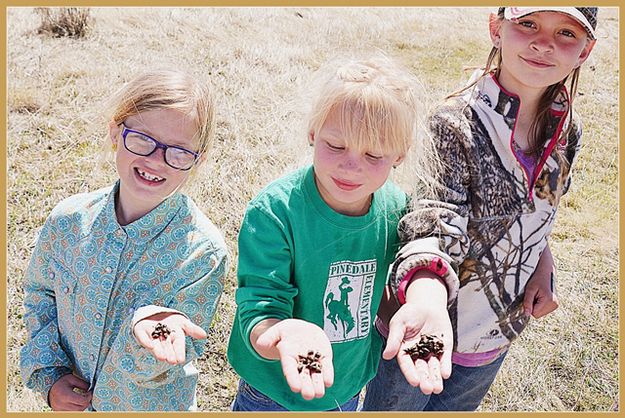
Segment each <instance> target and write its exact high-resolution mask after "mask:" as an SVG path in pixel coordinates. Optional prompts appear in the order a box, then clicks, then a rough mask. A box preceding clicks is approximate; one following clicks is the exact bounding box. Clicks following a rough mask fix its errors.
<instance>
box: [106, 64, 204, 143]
mask: <svg viewBox="0 0 625 418" xmlns="http://www.w3.org/2000/svg"><path fill="white" fill-rule="evenodd" d="M111 107H112V109H113V110H112V114H111V115H110V117H109V118H108V119H109V120H112V121H114V122H115V123H116V124H118V125H119V124H120V123H122V122H123V121H124V120H126V119H127V118H128V117H129V116H133V115H137V114H139V113H141V112H147V111H150V110H160V109H174V110H176V111H179V112H181V113H182V114H184V115H186V116H187V117H189V118H190V119H191V121H193V123H194V124H195V126H196V128H197V131H196V134H195V135H194V138H193V141H194V143H195V144H197V150H195V151H196V152H197V153H198V154H204V153H205V152H206V151H208V149H209V148H210V147H211V145H212V143H213V139H214V136H215V105H214V99H213V94H212V92H211V90H210V88H209V86H208V85H206V84H204V83H200V82H199V81H198V80H196V79H195V78H194V77H192V76H190V75H189V74H187V73H185V72H183V71H180V70H173V69H156V70H149V71H146V72H144V73H141V74H139V75H137V76H136V77H134V78H133V79H132V80H130V81H129V82H128V83H127V84H125V85H124V86H123V87H122V88H121V89H119V90H118V91H117V92H116V93H115V94H114V95H113V98H112V104H111Z"/></svg>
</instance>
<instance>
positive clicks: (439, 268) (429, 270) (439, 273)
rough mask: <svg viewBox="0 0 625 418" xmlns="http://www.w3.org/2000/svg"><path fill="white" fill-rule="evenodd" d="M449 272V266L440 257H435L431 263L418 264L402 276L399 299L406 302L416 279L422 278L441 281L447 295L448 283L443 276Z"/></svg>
mask: <svg viewBox="0 0 625 418" xmlns="http://www.w3.org/2000/svg"><path fill="white" fill-rule="evenodd" d="M446 273H447V266H446V264H445V263H443V261H442V260H441V259H440V258H439V257H435V258H434V259H433V260H432V261H431V262H430V263H429V264H426V265H424V266H417V267H415V268H413V269H412V270H410V271H408V273H406V274H405V275H404V277H403V278H402V280H401V282H400V283H399V286H398V288H397V299H398V300H399V303H401V304H402V305H403V304H404V303H406V298H407V295H408V289H409V288H410V287H412V286H413V283H414V282H415V281H418V280H420V279H429V280H435V281H438V282H440V284H442V285H443V287H444V289H445V297H447V284H446V283H445V280H444V279H443V276H444V275H445V274H446Z"/></svg>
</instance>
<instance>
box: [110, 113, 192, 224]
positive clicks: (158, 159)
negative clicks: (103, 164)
mask: <svg viewBox="0 0 625 418" xmlns="http://www.w3.org/2000/svg"><path fill="white" fill-rule="evenodd" d="M124 124H125V125H126V127H127V128H129V129H132V130H135V131H140V132H143V133H145V134H147V135H149V136H151V137H153V138H155V139H157V140H158V141H160V142H162V143H164V144H166V145H176V146H179V147H183V148H186V149H189V150H192V151H197V145H196V144H195V143H194V141H193V138H194V135H195V133H196V131H197V127H196V126H195V124H194V123H193V122H192V120H191V119H190V118H189V117H187V116H185V115H183V114H182V113H180V112H178V111H176V110H173V109H161V110H150V111H145V112H141V113H139V114H136V115H132V116H129V117H128V118H126V120H125V121H124ZM109 135H110V138H111V141H112V142H113V144H115V145H116V146H117V152H116V156H115V165H116V167H117V173H118V174H119V178H120V187H119V197H118V200H117V202H116V211H117V217H118V220H119V222H120V223H121V224H122V225H125V224H128V223H130V222H133V221H134V220H136V219H138V218H140V217H141V216H143V215H145V214H147V213H148V212H150V211H151V210H152V209H154V208H155V207H157V206H158V205H159V204H160V203H161V202H163V201H164V200H165V199H166V198H167V197H169V196H171V195H172V194H173V193H174V192H175V191H176V190H178V189H179V188H180V187H181V186H182V185H183V184H184V183H185V182H186V181H187V179H188V177H189V173H190V171H182V170H177V169H175V168H172V167H170V166H169V165H167V164H166V163H165V160H164V155H163V150H162V149H156V150H155V151H154V152H153V153H152V154H151V155H149V156H145V157H144V156H140V155H136V154H133V153H132V152H130V151H128V150H127V149H126V147H125V146H124V140H123V137H122V127H121V126H118V125H116V124H115V123H114V122H112V123H111V124H110V125H109Z"/></svg>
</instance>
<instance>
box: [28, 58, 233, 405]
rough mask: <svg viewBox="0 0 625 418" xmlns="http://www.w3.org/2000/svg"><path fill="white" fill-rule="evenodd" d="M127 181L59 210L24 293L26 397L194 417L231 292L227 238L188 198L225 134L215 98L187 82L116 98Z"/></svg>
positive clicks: (146, 79) (156, 82)
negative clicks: (217, 318) (197, 362)
mask: <svg viewBox="0 0 625 418" xmlns="http://www.w3.org/2000/svg"><path fill="white" fill-rule="evenodd" d="M115 102H116V105H115V106H114V111H113V114H112V116H111V119H110V120H111V121H110V123H109V126H108V134H109V138H110V141H111V145H112V150H113V152H114V153H115V165H116V169H117V173H118V175H119V180H118V181H117V182H116V183H115V184H114V185H113V186H110V187H107V188H105V189H101V190H98V191H95V192H91V193H84V194H78V195H75V196H72V197H69V198H67V199H65V200H64V201H62V202H61V203H59V204H58V205H57V206H56V207H55V208H54V209H53V210H52V213H51V214H50V216H49V217H48V219H47V220H46V222H45V224H44V226H43V229H42V230H41V232H40V234H39V237H38V239H37V244H36V247H35V250H34V253H33V255H32V258H31V262H30V265H29V267H28V270H27V272H26V279H25V284H24V291H25V298H24V307H25V316H24V319H25V322H26V328H27V332H28V335H27V342H26V344H25V346H24V347H23V348H22V351H21V359H20V362H21V371H22V376H23V378H24V381H25V383H26V386H27V387H29V388H31V389H33V390H35V391H37V392H40V393H41V394H42V395H43V396H44V398H45V399H46V400H47V401H48V403H49V405H50V406H51V408H52V409H53V410H66V411H80V410H85V409H88V410H98V411H107V410H132V411H139V410H144V411H155V410H189V409H195V404H196V400H195V390H196V384H197V380H198V371H197V369H196V368H195V367H194V365H193V362H192V361H193V359H195V358H197V357H199V356H200V355H201V354H202V352H203V350H204V345H205V339H206V337H207V330H208V328H209V325H210V322H211V319H212V317H213V314H214V312H215V308H216V306H217V303H218V301H219V297H220V295H221V293H222V290H223V281H224V277H225V275H226V272H227V270H228V255H227V249H226V245H225V243H224V240H223V238H222V235H221V233H220V232H219V231H218V230H217V228H216V227H215V226H214V225H213V224H212V223H211V221H210V220H209V219H208V218H207V217H206V216H205V215H204V214H203V213H202V212H201V211H200V209H199V208H198V207H197V206H196V204H195V203H194V202H193V201H192V200H191V199H190V198H189V197H187V196H186V195H184V194H182V193H181V192H180V188H181V187H182V186H183V185H184V184H185V183H186V182H187V181H188V179H189V176H190V174H191V173H192V172H193V171H194V170H196V169H197V167H198V166H199V165H200V164H202V163H203V162H204V161H205V159H206V153H207V151H208V149H209V147H210V145H211V143H212V140H213V137H214V131H215V116H214V104H213V99H212V95H211V93H210V91H209V89H208V87H207V86H205V85H203V84H200V83H199V82H197V81H196V80H195V79H193V78H192V77H190V76H189V75H187V74H185V73H182V72H179V71H174V70H157V71H149V72H146V73H143V74H141V75H140V76H138V77H136V78H135V79H133V80H132V81H130V82H129V83H128V84H127V85H125V86H124V87H123V88H122V89H121V90H120V91H119V92H118V93H117V95H116V96H115Z"/></svg>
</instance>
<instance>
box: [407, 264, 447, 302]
mask: <svg viewBox="0 0 625 418" xmlns="http://www.w3.org/2000/svg"><path fill="white" fill-rule="evenodd" d="M406 303H415V304H419V305H437V306H438V305H441V306H445V307H446V306H447V286H446V284H445V281H444V280H443V279H442V278H440V277H438V276H435V275H434V274H432V273H430V272H427V271H423V272H417V273H416V274H415V275H414V276H413V279H412V281H411V282H410V284H409V286H408V289H407V290H406Z"/></svg>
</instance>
